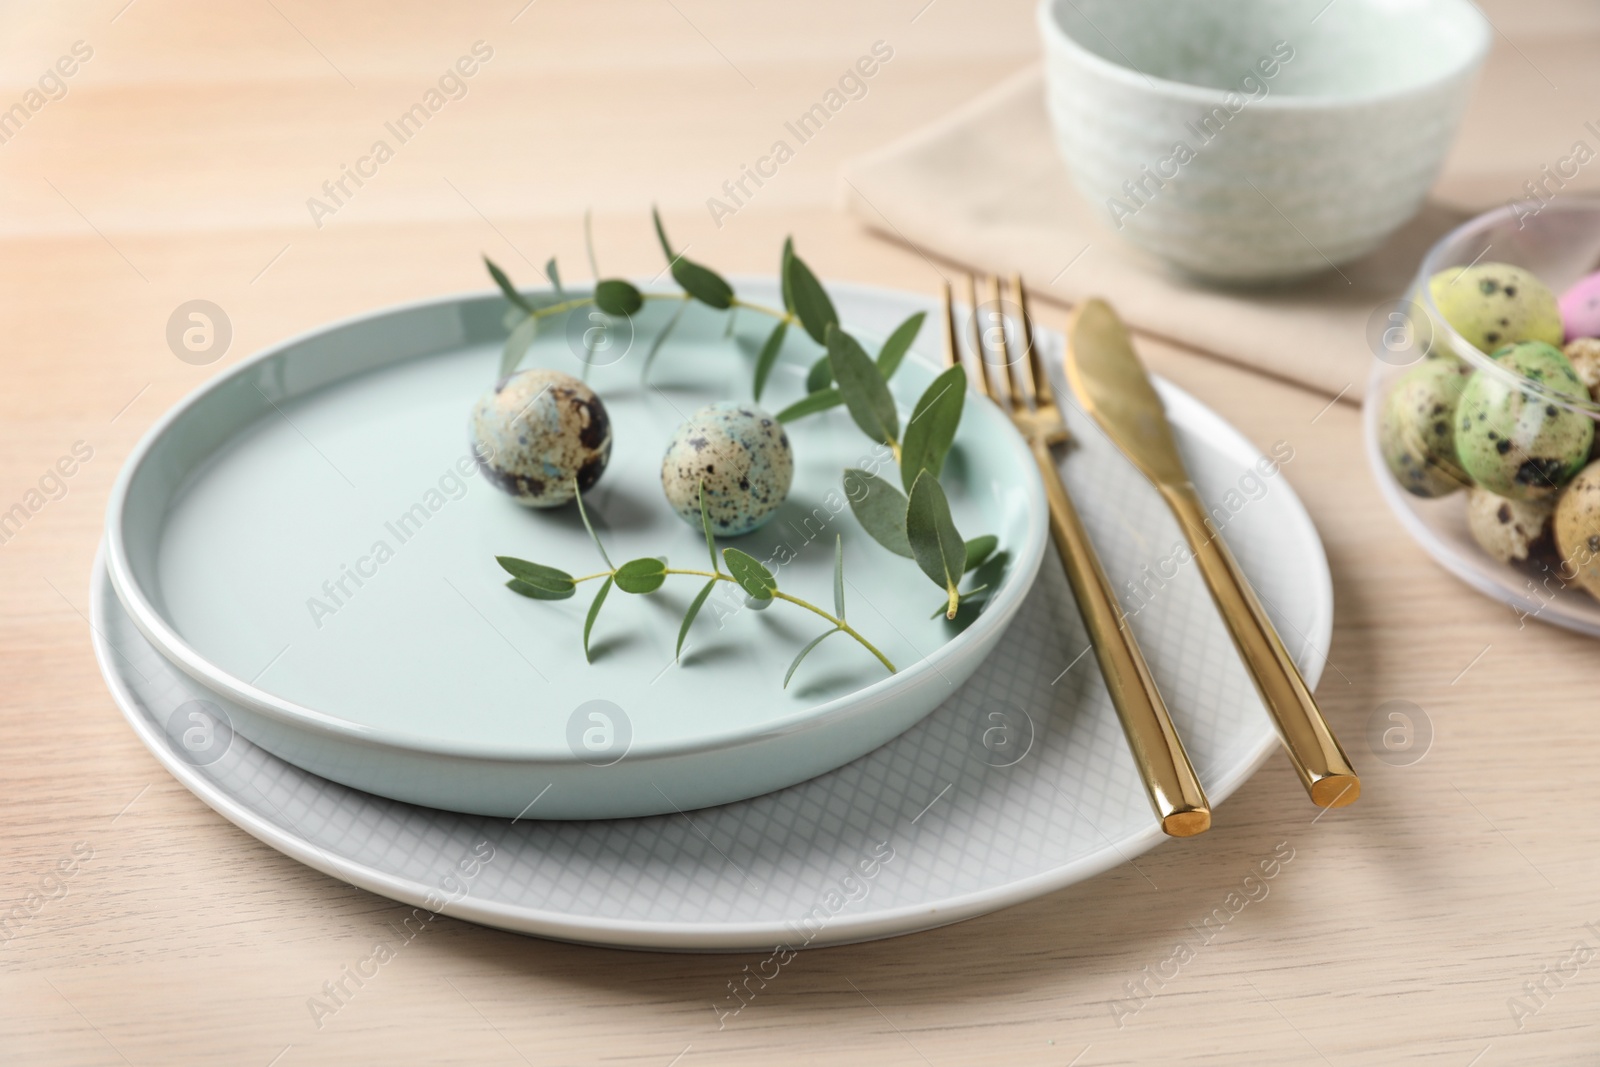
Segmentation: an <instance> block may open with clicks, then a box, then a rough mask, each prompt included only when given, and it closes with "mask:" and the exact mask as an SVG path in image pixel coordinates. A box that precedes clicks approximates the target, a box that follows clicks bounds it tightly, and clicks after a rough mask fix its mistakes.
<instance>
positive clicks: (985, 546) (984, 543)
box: [963, 534, 1000, 572]
mask: <svg viewBox="0 0 1600 1067" xmlns="http://www.w3.org/2000/svg"><path fill="white" fill-rule="evenodd" d="M999 544H1000V538H998V537H996V536H995V535H994V534H981V535H980V536H978V537H974V538H973V539H972V540H970V541H968V542H967V565H966V567H964V568H963V572H965V571H971V570H976V569H977V568H978V567H981V566H983V562H984V560H986V559H988V558H989V557H990V556H991V555H992V554H993V553H994V550H995V549H996V548H997V547H998V546H999Z"/></svg>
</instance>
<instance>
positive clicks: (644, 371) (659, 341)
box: [639, 297, 689, 381]
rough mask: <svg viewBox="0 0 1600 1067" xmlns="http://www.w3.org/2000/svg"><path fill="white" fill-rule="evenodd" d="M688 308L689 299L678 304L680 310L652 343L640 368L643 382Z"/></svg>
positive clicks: (673, 314)
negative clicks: (657, 354) (658, 353)
mask: <svg viewBox="0 0 1600 1067" xmlns="http://www.w3.org/2000/svg"><path fill="white" fill-rule="evenodd" d="M688 306H689V298H688V297H684V298H683V300H681V301H680V302H679V303H678V310H677V311H674V312H673V313H672V318H670V319H668V320H667V324H666V325H665V326H663V327H661V331H660V332H659V333H657V334H656V339H655V340H654V341H651V342H650V351H648V352H646V353H645V355H644V366H643V367H641V368H639V380H640V381H643V380H644V379H645V377H646V376H648V375H649V373H650V364H652V363H654V362H655V361H656V353H657V352H660V351H661V346H662V345H664V344H666V341H667V338H668V337H670V336H672V331H673V330H674V329H676V328H677V325H678V320H679V319H681V318H683V312H684V309H685V308H687V307H688Z"/></svg>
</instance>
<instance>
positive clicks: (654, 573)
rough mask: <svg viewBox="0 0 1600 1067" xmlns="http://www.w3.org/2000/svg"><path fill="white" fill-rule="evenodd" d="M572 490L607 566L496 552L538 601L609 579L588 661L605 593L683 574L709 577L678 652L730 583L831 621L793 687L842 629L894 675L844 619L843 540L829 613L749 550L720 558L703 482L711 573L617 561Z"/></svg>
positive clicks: (592, 610) (837, 545) (515, 584)
mask: <svg viewBox="0 0 1600 1067" xmlns="http://www.w3.org/2000/svg"><path fill="white" fill-rule="evenodd" d="M573 489H574V493H575V494H576V497H575V498H576V500H577V501H578V514H579V515H580V516H581V517H582V519H583V525H584V528H585V529H587V530H588V531H589V536H590V538H592V539H593V541H594V544H595V548H596V550H598V551H599V553H600V558H601V559H602V560H604V561H605V565H606V569H605V570H603V571H596V572H595V573H593V574H585V575H583V576H582V577H577V578H575V577H573V576H572V575H570V574H568V573H567V572H565V571H561V570H557V569H556V568H554V567H548V566H545V565H544V564H541V563H531V562H529V561H528V560H524V559H517V558H516V557H514V556H496V557H495V559H496V561H497V562H498V563H499V564H500V566H501V568H502V569H503V570H505V572H506V573H507V574H509V575H511V578H510V580H509V581H507V582H506V587H507V588H508V589H510V590H511V591H512V592H514V593H518V594H520V595H522V596H525V597H530V598H532V599H534V600H566V599H568V598H569V597H571V596H573V595H574V594H575V593H576V592H577V587H578V586H579V585H581V584H583V583H584V582H591V581H596V580H598V579H604V582H603V584H602V585H601V586H600V591H599V592H598V593H596V594H595V597H594V600H592V601H591V602H590V604H589V613H588V615H587V617H586V618H585V620H584V624H583V655H584V658H585V659H586V660H588V661H589V662H591V663H592V662H594V659H593V656H592V654H591V652H590V648H589V637H590V635H591V633H593V631H594V624H595V619H597V618H598V617H599V615H600V608H601V605H603V604H604V603H605V601H606V596H607V594H609V593H610V592H611V589H612V587H613V586H615V587H616V588H618V589H620V590H622V591H623V592H624V593H635V594H648V593H653V592H655V591H656V590H657V589H660V588H661V586H662V585H663V584H664V583H665V582H666V580H667V578H669V577H673V576H680V575H681V576H685V577H694V578H704V579H706V584H705V585H704V586H702V587H701V589H700V592H699V594H698V595H696V597H695V598H694V601H693V602H692V603H691V604H690V605H689V610H688V611H687V612H686V613H685V614H684V617H683V622H682V623H681V624H680V625H679V627H678V649H677V654H678V655H679V656H681V655H683V644H684V640H685V639H686V638H687V637H688V635H689V628H690V627H691V626H693V625H694V620H695V617H696V616H697V615H698V614H699V613H700V609H701V607H703V606H704V605H705V602H706V599H707V598H708V597H709V596H710V595H711V591H712V590H713V589H715V588H716V587H717V585H718V583H721V582H730V583H732V584H733V585H735V586H737V587H738V588H739V589H741V590H743V591H744V594H745V596H746V597H748V598H749V599H750V600H751V601H754V602H756V603H757V604H760V603H762V602H767V601H772V600H783V601H787V602H788V603H790V604H794V605H795V606H797V607H801V608H804V609H805V610H806V611H809V612H811V613H812V614H813V615H816V616H818V617H819V618H822V619H825V620H826V621H827V622H828V623H829V624H830V625H831V627H832V628H831V629H829V630H827V631H825V632H824V633H822V634H820V635H818V636H817V637H816V638H814V639H813V640H812V641H811V642H810V643H809V644H807V645H806V646H805V647H804V648H803V649H801V650H800V653H799V655H797V656H795V658H794V660H793V662H791V663H790V664H789V670H788V672H787V673H786V674H785V675H784V678H783V685H784V688H786V689H787V688H788V686H789V681H790V679H792V678H793V677H794V672H795V670H796V669H798V668H799V666H800V663H801V661H802V660H804V659H805V658H806V656H807V655H809V654H810V653H811V651H812V649H814V648H816V647H817V646H818V645H820V644H821V643H822V642H823V641H824V640H826V639H827V638H829V637H832V636H833V635H834V634H838V633H842V634H845V635H846V636H848V637H850V638H851V639H853V640H854V641H855V642H856V643H857V644H859V645H860V646H861V647H862V648H864V649H866V650H867V651H868V652H870V653H872V655H873V656H874V657H875V658H876V659H877V660H878V662H879V663H881V664H883V666H884V667H885V668H886V669H887V670H888V671H889V673H890V674H893V673H895V670H896V668H895V665H894V664H893V663H892V662H890V660H889V657H887V656H885V655H884V654H883V653H882V652H881V651H879V649H878V647H877V646H876V645H874V644H873V643H872V642H871V641H869V640H867V638H866V637H865V636H863V635H862V634H861V632H860V631H859V630H857V629H856V628H855V627H854V626H851V625H850V623H849V622H847V621H846V619H845V606H844V542H843V539H842V538H840V539H835V542H834V567H833V611H831V612H830V611H828V610H827V609H825V608H821V607H818V606H817V605H815V604H813V603H811V602H810V601H808V600H803V599H801V598H800V597H797V596H794V595H792V594H790V593H785V592H783V591H782V590H780V589H779V588H778V580H777V579H776V578H774V577H773V576H772V572H771V571H769V570H767V568H766V567H765V566H764V565H763V564H762V563H761V561H760V560H757V559H756V558H755V557H754V556H751V555H749V554H748V553H745V552H741V551H739V550H738V549H737V548H725V549H723V550H722V553H721V557H720V558H719V557H718V554H717V545H716V538H715V537H714V536H713V535H712V532H711V517H710V514H709V513H708V512H707V509H706V501H705V488H704V485H702V486H701V493H700V524H701V527H702V529H703V530H704V532H705V537H706V551H707V554H708V555H709V557H710V559H711V569H710V570H709V571H706V570H698V569H695V568H686V567H669V566H667V561H666V559H665V558H664V557H659V558H652V557H645V558H641V559H633V560H629V561H627V562H626V563H623V564H622V565H621V566H617V565H616V564H614V563H612V562H611V557H610V556H609V555H608V554H607V553H606V548H605V545H604V543H602V542H601V540H600V537H599V535H598V534H596V533H595V531H594V526H593V525H592V524H591V523H590V522H589V513H588V511H587V510H586V509H585V508H584V506H583V494H582V493H578V492H577V487H576V485H574V487H573ZM723 564H726V565H727V568H728V569H727V571H726V572H724V571H723V569H722V567H723Z"/></svg>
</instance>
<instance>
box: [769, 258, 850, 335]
mask: <svg viewBox="0 0 1600 1067" xmlns="http://www.w3.org/2000/svg"><path fill="white" fill-rule="evenodd" d="M783 291H784V294H785V301H784V302H785V304H786V305H792V308H791V310H793V312H794V314H795V316H796V317H797V318H799V320H800V325H801V326H803V327H805V331H806V333H808V334H810V335H811V339H812V340H813V341H815V342H817V344H819V345H820V344H826V343H827V339H828V327H829V326H837V325H839V313H838V312H837V311H835V310H834V309H833V301H832V300H829V299H828V292H827V290H825V289H824V288H822V283H821V282H819V281H817V276H816V275H815V274H812V273H811V268H810V267H808V266H806V265H805V261H804V260H802V259H801V258H800V257H799V256H797V255H795V254H794V246H793V245H792V244H786V245H784V257H783Z"/></svg>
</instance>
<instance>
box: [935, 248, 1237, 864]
mask: <svg viewBox="0 0 1600 1067" xmlns="http://www.w3.org/2000/svg"><path fill="white" fill-rule="evenodd" d="M1011 285H1012V288H1013V289H1014V290H1015V292H1016V298H1017V311H1018V314H1017V316H1016V317H1017V319H1018V320H1019V321H1018V323H1017V326H1016V327H1015V328H1016V329H1017V330H1019V331H1020V332H1021V338H1020V341H1021V344H1022V345H1023V348H1024V350H1025V351H1024V356H1023V358H1025V359H1026V360H1027V364H1026V369H1025V371H1024V373H1023V375H1022V377H1023V380H1024V381H1026V382H1027V383H1028V389H1027V390H1026V391H1027V393H1028V396H1027V397H1024V396H1023V395H1022V394H1023V390H1022V389H1021V388H1020V387H1018V386H1017V385H1016V383H1014V382H1013V381H1012V371H1011V363H1012V358H1011V353H1012V351H1013V349H1014V347H1015V343H1014V342H1013V340H1012V339H1011V337H1010V334H1011V332H1012V329H1013V327H1012V326H1011V324H1010V322H1009V321H1008V319H1009V317H1008V316H1007V315H1006V314H1005V312H1004V305H1003V301H1004V297H1005V290H1004V287H1003V285H1002V284H1001V281H1000V279H999V277H998V276H997V277H994V278H993V279H991V288H990V295H991V300H992V309H991V311H990V312H989V317H990V319H991V324H992V328H991V329H989V330H987V331H986V330H984V329H983V328H982V327H981V326H980V324H979V321H978V319H979V310H978V299H977V282H976V280H975V279H974V278H973V277H972V276H971V275H968V276H967V296H968V304H969V306H970V307H971V309H972V316H971V325H972V335H971V337H970V339H969V341H970V344H971V347H972V355H973V357H974V359H976V361H977V366H976V367H975V368H974V367H973V366H972V365H970V364H969V363H968V362H967V361H966V360H964V359H963V358H962V355H961V344H960V341H959V337H960V334H959V332H958V331H957V329H956V314H955V306H954V304H953V302H952V300H951V294H950V285H949V283H948V282H946V283H945V286H944V314H945V329H946V335H945V336H946V339H947V345H946V349H945V359H946V361H947V363H948V364H949V365H950V366H956V365H958V364H959V365H961V366H962V367H964V368H965V369H966V371H967V377H968V379H969V380H970V381H971V382H972V384H973V386H974V388H976V389H977V390H978V392H980V393H982V394H983V395H984V396H987V397H989V398H990V399H992V400H994V402H995V403H996V404H998V405H999V406H1000V408H1001V410H1002V411H1006V412H1007V413H1008V414H1009V415H1010V416H1011V422H1012V424H1013V425H1015V426H1016V428H1017V429H1018V430H1019V431H1021V433H1022V436H1023V437H1024V438H1025V439H1026V440H1027V442H1028V447H1029V448H1030V449H1031V450H1032V452H1033V458H1034V460H1035V461H1036V462H1037V463H1038V465H1039V474H1040V476H1041V478H1042V479H1043V481H1044V489H1045V496H1046V497H1047V498H1048V499H1049V502H1050V533H1051V535H1052V537H1053V538H1054V540H1055V543H1056V551H1057V553H1059V554H1060V556H1061V564H1062V566H1063V568H1065V570H1066V572H1067V581H1068V582H1069V583H1071V585H1072V595H1073V597H1074V598H1075V599H1076V600H1077V602H1078V611H1079V613H1080V614H1081V615H1082V616H1083V625H1084V627H1085V629H1087V630H1088V633H1089V641H1090V643H1091V645H1092V647H1093V648H1094V654H1095V659H1097V660H1098V661H1099V663H1100V673H1101V674H1102V675H1104V676H1105V682H1106V688H1107V689H1108V690H1109V691H1110V693H1111V703H1112V705H1113V706H1115V707H1116V709H1117V717H1118V718H1119V719H1120V720H1121V721H1122V730H1123V733H1125V734H1126V735H1127V737H1128V747H1129V748H1130V749H1131V750H1132V751H1133V762H1134V763H1135V764H1136V765H1137V766H1138V768H1139V775H1140V777H1141V778H1143V779H1144V788H1145V793H1146V794H1147V795H1148V796H1149V798H1150V806H1151V807H1152V808H1154V809H1155V813H1156V815H1157V817H1158V818H1160V820H1161V829H1162V830H1164V831H1166V832H1167V833H1168V834H1170V835H1171V836H1173V837H1192V836H1194V835H1195V834H1199V833H1204V832H1205V831H1206V830H1207V829H1209V828H1210V826H1211V804H1210V802H1209V801H1208V800H1206V794H1205V790H1203V789H1202V788H1201V787H1200V779H1199V778H1198V777H1196V775H1195V773H1194V767H1193V765H1191V764H1190V762H1189V754H1188V753H1187V752H1185V751H1184V749H1183V742H1182V741H1181V740H1180V739H1179V738H1178V731H1177V729H1176V728H1175V727H1174V726H1173V725H1172V717H1171V715H1169V714H1168V713H1167V706H1166V703H1165V702H1164V701H1163V700H1162V699H1161V693H1160V692H1159V691H1158V690H1157V689H1156V683H1155V679H1154V678H1153V677H1151V675H1150V668H1149V666H1148V665H1147V664H1146V663H1145V661H1144V655H1143V654H1142V653H1141V652H1140V651H1139V645H1138V642H1137V641H1136V640H1135V639H1134V636H1133V631H1132V630H1131V629H1130V628H1129V626H1128V622H1127V619H1126V617H1125V616H1124V615H1123V613H1122V610H1121V608H1120V607H1119V606H1118V604H1117V599H1116V594H1115V593H1113V592H1112V589H1111V582H1110V580H1109V579H1108V578H1107V577H1106V574H1105V571H1104V569H1102V568H1101V566H1100V560H1099V558H1098V557H1097V556H1096V555H1095V551H1094V546H1093V545H1092V544H1090V542H1089V535H1088V534H1087V533H1086V532H1085V531H1084V528H1083V522H1082V521H1081V520H1080V519H1079V518H1078V510H1077V508H1076V507H1074V506H1073V503H1072V498H1071V497H1069V496H1068V495H1067V490H1066V486H1065V485H1063V484H1062V481H1061V475H1060V473H1059V472H1058V471H1057V470H1056V461H1055V457H1054V455H1053V454H1052V452H1051V449H1052V448H1053V447H1055V446H1056V445H1064V444H1066V443H1067V441H1068V440H1069V438H1070V434H1069V433H1068V431H1067V424H1066V421H1065V420H1064V419H1063V418H1062V417H1061V409H1060V408H1059V407H1057V406H1056V400H1055V393H1054V391H1053V390H1052V389H1051V388H1050V379H1049V378H1048V377H1047V376H1046V374H1045V369H1044V361H1043V359H1042V358H1041V357H1040V355H1039V350H1038V348H1037V347H1036V346H1035V344H1034V336H1033V319H1032V317H1031V316H1030V315H1029V314H1028V294H1027V292H1026V290H1025V289H1024V288H1023V286H1022V278H1021V276H1020V275H1012V282H1011ZM986 355H989V356H993V357H994V359H995V362H996V364H997V374H996V375H995V378H994V381H993V383H992V388H991V382H990V376H989V373H988V364H989V360H988V359H986V358H985V356H986ZM1030 401H1031V403H1030Z"/></svg>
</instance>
